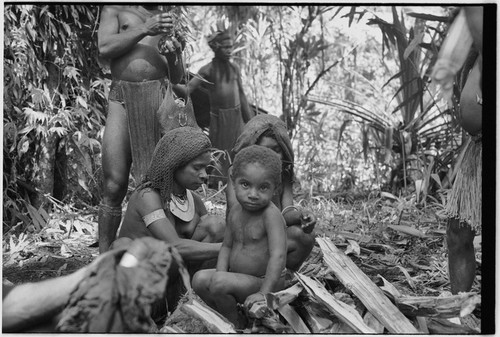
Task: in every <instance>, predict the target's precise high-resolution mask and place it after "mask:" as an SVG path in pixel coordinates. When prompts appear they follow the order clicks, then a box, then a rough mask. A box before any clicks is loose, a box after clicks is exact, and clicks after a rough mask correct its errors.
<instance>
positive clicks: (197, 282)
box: [191, 269, 215, 308]
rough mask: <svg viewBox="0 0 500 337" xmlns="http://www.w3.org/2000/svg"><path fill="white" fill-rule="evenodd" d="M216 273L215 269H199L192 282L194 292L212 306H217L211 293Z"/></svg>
mask: <svg viewBox="0 0 500 337" xmlns="http://www.w3.org/2000/svg"><path fill="white" fill-rule="evenodd" d="M214 274H215V269H203V270H199V271H197V272H196V273H195V274H194V276H193V281H192V282H191V283H192V286H193V290H194V292H195V293H196V294H197V295H198V296H200V298H201V299H202V300H203V301H204V302H205V303H206V304H208V305H209V306H210V307H212V308H215V303H214V301H213V299H212V296H211V295H210V283H211V282H212V277H213V275H214Z"/></svg>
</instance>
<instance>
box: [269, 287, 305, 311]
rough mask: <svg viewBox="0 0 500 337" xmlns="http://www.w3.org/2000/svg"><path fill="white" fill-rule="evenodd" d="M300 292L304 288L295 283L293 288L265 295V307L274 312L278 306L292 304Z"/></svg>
mask: <svg viewBox="0 0 500 337" xmlns="http://www.w3.org/2000/svg"><path fill="white" fill-rule="evenodd" d="M302 290H304V287H303V286H302V285H301V284H300V283H295V284H294V285H293V286H291V287H289V288H286V289H283V290H281V291H278V292H275V293H268V294H266V301H267V305H268V306H269V307H270V308H271V309H273V310H276V309H278V308H279V307H280V306H283V305H286V304H289V303H291V302H293V301H294V300H295V299H296V298H297V297H298V296H299V294H300V293H301V292H302Z"/></svg>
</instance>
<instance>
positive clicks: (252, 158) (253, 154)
mask: <svg viewBox="0 0 500 337" xmlns="http://www.w3.org/2000/svg"><path fill="white" fill-rule="evenodd" d="M251 163H252V164H253V163H257V164H259V165H261V166H262V167H263V168H264V169H266V170H267V171H268V172H269V173H270V174H271V178H272V179H273V182H274V184H275V186H276V187H277V186H279V185H280V184H281V159H280V156H279V155H278V154H277V153H276V152H274V151H273V150H271V149H268V148H267V147H264V146H259V145H251V146H248V147H246V148H244V149H242V150H241V151H239V152H238V153H237V154H236V156H235V157H234V162H233V172H232V176H231V178H232V179H236V178H237V177H238V176H239V175H240V174H241V170H242V169H243V167H244V166H245V165H246V164H251Z"/></svg>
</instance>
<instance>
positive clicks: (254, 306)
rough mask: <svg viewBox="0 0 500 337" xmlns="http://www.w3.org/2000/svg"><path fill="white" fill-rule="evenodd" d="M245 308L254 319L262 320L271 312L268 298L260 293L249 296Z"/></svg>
mask: <svg viewBox="0 0 500 337" xmlns="http://www.w3.org/2000/svg"><path fill="white" fill-rule="evenodd" d="M244 307H245V309H246V311H247V312H248V315H249V316H250V317H252V318H262V317H264V316H265V315H266V313H267V312H268V311H269V308H268V307H267V301H266V297H265V296H264V294H263V293H261V292H260V291H259V292H257V293H255V294H252V295H250V296H248V297H247V298H246V300H245V304H244Z"/></svg>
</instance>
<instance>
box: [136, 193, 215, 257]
mask: <svg viewBox="0 0 500 337" xmlns="http://www.w3.org/2000/svg"><path fill="white" fill-rule="evenodd" d="M138 209H139V215H140V216H141V217H144V216H145V215H148V214H150V213H152V212H153V211H156V210H159V209H163V207H162V202H161V200H160V196H159V194H158V193H156V192H154V191H152V190H144V192H143V193H141V194H140V196H139V205H138ZM148 229H149V230H150V231H151V233H153V236H154V237H155V238H156V239H159V240H163V241H165V242H166V243H168V244H170V245H172V246H174V247H175V248H177V250H178V251H179V254H181V256H182V258H183V259H185V260H187V261H205V260H208V259H212V258H216V257H217V255H218V254H219V250H220V247H221V243H205V242H198V241H195V240H191V239H182V238H180V237H179V235H178V234H177V231H176V230H175V224H173V223H172V222H171V221H170V220H169V219H168V218H162V219H158V220H155V221H154V222H152V223H151V224H150V225H149V226H148Z"/></svg>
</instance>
